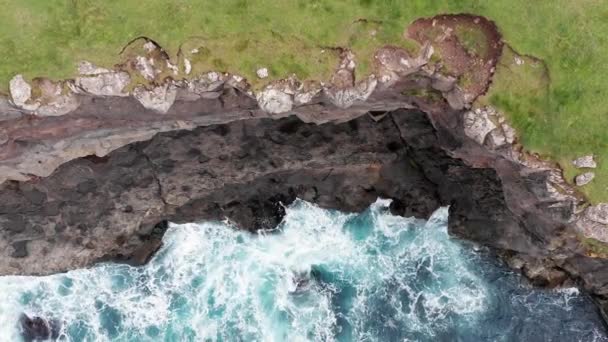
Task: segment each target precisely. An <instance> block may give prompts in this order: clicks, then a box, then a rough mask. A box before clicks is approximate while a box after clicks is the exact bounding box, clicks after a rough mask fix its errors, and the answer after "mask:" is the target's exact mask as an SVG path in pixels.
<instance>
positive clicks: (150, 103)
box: [133, 82, 177, 114]
mask: <svg viewBox="0 0 608 342" xmlns="http://www.w3.org/2000/svg"><path fill="white" fill-rule="evenodd" d="M176 96H177V89H176V87H175V86H173V84H171V83H170V82H169V83H165V84H162V85H159V86H156V87H154V88H152V90H148V89H146V88H145V87H143V86H138V87H137V88H135V90H133V97H135V98H136V99H137V101H139V103H141V104H142V106H144V107H145V108H148V109H152V110H153V111H155V112H158V113H161V114H165V113H167V111H169V108H171V106H172V105H173V103H174V102H175V98H176Z"/></svg>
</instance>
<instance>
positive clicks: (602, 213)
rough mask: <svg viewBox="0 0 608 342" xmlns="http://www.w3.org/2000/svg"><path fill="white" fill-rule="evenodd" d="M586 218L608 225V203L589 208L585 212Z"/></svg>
mask: <svg viewBox="0 0 608 342" xmlns="http://www.w3.org/2000/svg"><path fill="white" fill-rule="evenodd" d="M585 217H586V218H587V219H589V220H591V221H593V222H597V223H601V224H605V225H608V203H600V204H597V205H592V206H590V207H588V208H587V209H586V210H585Z"/></svg>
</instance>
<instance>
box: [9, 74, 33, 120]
mask: <svg viewBox="0 0 608 342" xmlns="http://www.w3.org/2000/svg"><path fill="white" fill-rule="evenodd" d="M9 91H10V93H11V97H12V99H13V103H14V104H15V106H17V107H19V108H22V109H25V110H28V111H34V110H36V109H38V107H39V106H40V104H39V103H31V98H32V87H31V86H30V85H29V83H27V82H26V81H25V79H24V78H23V75H15V77H13V78H12V79H11V80H10V83H9Z"/></svg>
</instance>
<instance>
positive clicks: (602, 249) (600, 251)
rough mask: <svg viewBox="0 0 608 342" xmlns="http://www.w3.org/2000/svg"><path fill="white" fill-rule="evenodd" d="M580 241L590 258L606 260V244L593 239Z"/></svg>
mask: <svg viewBox="0 0 608 342" xmlns="http://www.w3.org/2000/svg"><path fill="white" fill-rule="evenodd" d="M580 241H581V244H582V245H583V246H584V247H585V248H586V249H587V252H588V253H589V255H590V256H593V257H600V258H608V243H605V242H602V241H599V240H596V239H593V238H582V239H580Z"/></svg>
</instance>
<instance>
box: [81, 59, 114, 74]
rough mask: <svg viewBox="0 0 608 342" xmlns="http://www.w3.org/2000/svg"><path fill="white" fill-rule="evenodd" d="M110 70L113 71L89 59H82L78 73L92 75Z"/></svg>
mask: <svg viewBox="0 0 608 342" xmlns="http://www.w3.org/2000/svg"><path fill="white" fill-rule="evenodd" d="M109 72H111V71H110V70H108V69H106V68H100V67H98V66H96V65H94V64H93V63H91V62H88V61H81V62H80V63H78V73H79V74H80V75H87V76H92V75H99V74H105V73H109Z"/></svg>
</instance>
